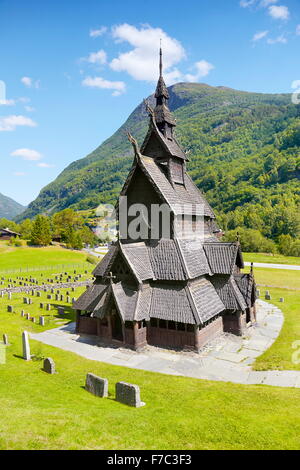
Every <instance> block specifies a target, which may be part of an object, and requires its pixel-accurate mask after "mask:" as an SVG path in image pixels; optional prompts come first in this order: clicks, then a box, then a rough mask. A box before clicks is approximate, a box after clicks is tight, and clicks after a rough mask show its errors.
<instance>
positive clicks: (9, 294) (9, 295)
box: [8, 292, 11, 300]
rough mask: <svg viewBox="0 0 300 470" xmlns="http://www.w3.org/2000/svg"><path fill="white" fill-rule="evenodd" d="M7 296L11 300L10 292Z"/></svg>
mask: <svg viewBox="0 0 300 470" xmlns="http://www.w3.org/2000/svg"><path fill="white" fill-rule="evenodd" d="M8 298H9V300H11V292H9V293H8Z"/></svg>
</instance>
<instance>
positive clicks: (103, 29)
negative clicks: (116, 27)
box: [90, 26, 107, 38]
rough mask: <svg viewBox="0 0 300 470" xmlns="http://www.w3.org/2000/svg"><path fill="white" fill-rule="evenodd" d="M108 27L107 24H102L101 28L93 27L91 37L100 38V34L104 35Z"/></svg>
mask: <svg viewBox="0 0 300 470" xmlns="http://www.w3.org/2000/svg"><path fill="white" fill-rule="evenodd" d="M106 31H107V27H106V26H101V27H100V28H99V29H91V30H90V37H91V38H98V37H99V36H102V35H103V34H104V33H106Z"/></svg>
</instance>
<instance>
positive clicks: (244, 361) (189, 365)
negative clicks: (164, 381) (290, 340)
mask: <svg viewBox="0 0 300 470" xmlns="http://www.w3.org/2000/svg"><path fill="white" fill-rule="evenodd" d="M257 310H258V312H257V320H258V322H257V325H256V326H253V327H252V328H249V329H248V330H247V332H246V334H245V336H244V337H243V338H240V337H237V336H233V335H229V334H224V335H222V336H221V337H220V338H218V339H216V340H214V341H212V342H211V343H210V344H209V345H208V346H207V347H206V348H205V350H203V351H202V352H201V353H200V354H196V353H192V352H174V351H170V350H165V349H160V348H155V347H152V346H148V347H147V348H146V349H145V350H144V351H143V352H139V353H138V352H135V351H131V350H128V349H124V348H112V347H107V346H103V345H101V344H100V343H99V338H97V337H96V336H88V335H81V336H79V335H77V334H75V324H74V323H70V324H69V325H67V326H62V327H59V328H56V329H53V330H48V331H45V332H43V333H38V334H32V333H31V335H30V336H31V338H32V339H35V340H38V341H41V342H42V343H45V344H48V345H51V346H55V347H58V348H61V349H64V350H66V351H71V352H74V353H76V354H79V355H80V356H83V357H85V358H87V359H91V360H94V361H100V362H106V363H109V364H115V365H118V366H125V367H130V368H134V369H142V370H148V371H152V372H161V373H163V374H170V375H181V376H186V377H194V378H198V379H208V380H217V381H224V382H234V383H240V384H249V385H250V384H265V385H274V386H279V387H298V388H300V371H263V372H260V371H259V372H256V371H253V370H252V368H251V364H252V363H253V362H254V361H255V358H256V357H257V356H260V355H261V354H262V353H263V352H264V351H265V350H266V349H268V348H269V347H270V346H271V345H272V343H273V342H274V341H275V339H276V338H277V336H278V334H279V332H280V330H281V327H282V325H283V321H284V320H283V314H282V312H281V310H280V309H279V308H277V307H275V306H274V305H271V304H269V303H267V302H264V301H262V300H258V309H257ZM292 352H293V350H292V349H291V354H292Z"/></svg>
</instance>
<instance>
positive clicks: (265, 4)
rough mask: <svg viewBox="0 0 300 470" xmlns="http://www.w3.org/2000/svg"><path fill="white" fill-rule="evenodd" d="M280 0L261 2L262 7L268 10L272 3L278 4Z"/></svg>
mask: <svg viewBox="0 0 300 470" xmlns="http://www.w3.org/2000/svg"><path fill="white" fill-rule="evenodd" d="M277 2H278V0H261V2H260V6H261V7H263V8H267V7H268V6H269V5H272V3H277Z"/></svg>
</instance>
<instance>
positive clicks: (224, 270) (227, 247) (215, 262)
mask: <svg viewBox="0 0 300 470" xmlns="http://www.w3.org/2000/svg"><path fill="white" fill-rule="evenodd" d="M203 248H204V251H205V254H206V257H207V260H208V263H209V266H210V269H211V272H212V273H213V274H232V273H233V270H234V267H235V265H236V263H237V264H238V266H239V267H241V268H243V267H244V265H243V259H242V254H241V248H240V245H239V243H238V242H237V243H222V242H213V243H204V245H203Z"/></svg>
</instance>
